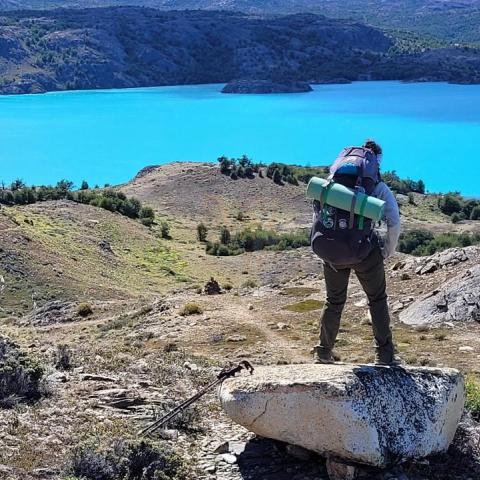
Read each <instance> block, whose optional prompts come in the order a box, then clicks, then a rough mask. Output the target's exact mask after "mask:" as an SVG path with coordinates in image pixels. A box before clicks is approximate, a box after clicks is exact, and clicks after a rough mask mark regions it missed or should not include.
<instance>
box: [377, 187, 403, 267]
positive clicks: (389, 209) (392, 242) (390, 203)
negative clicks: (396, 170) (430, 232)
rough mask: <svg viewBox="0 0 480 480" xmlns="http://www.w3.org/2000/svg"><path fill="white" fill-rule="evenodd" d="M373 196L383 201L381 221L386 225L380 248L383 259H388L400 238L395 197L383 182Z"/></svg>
mask: <svg viewBox="0 0 480 480" xmlns="http://www.w3.org/2000/svg"><path fill="white" fill-rule="evenodd" d="M373 196H374V197H377V198H379V199H380V200H384V201H385V210H384V216H383V220H384V221H385V223H386V224H387V235H386V237H385V241H384V244H383V246H382V247H381V248H382V254H383V257H384V258H388V257H390V256H391V255H393V254H394V253H395V250H396V249H397V245H398V239H399V237H400V211H399V210H398V203H397V200H396V198H395V195H394V194H393V193H392V191H391V190H390V189H389V188H388V186H387V185H386V184H385V183H384V182H380V183H379V184H378V185H377V186H376V188H375V190H374V192H373Z"/></svg>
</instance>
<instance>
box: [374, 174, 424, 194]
mask: <svg viewBox="0 0 480 480" xmlns="http://www.w3.org/2000/svg"><path fill="white" fill-rule="evenodd" d="M382 180H383V181H384V182H385V183H386V184H387V185H388V186H389V187H390V188H391V189H392V190H394V191H395V192H396V193H401V194H404V195H407V194H409V193H411V192H415V193H422V194H424V193H425V183H424V182H423V180H411V179H410V178H406V179H402V178H400V177H399V176H398V175H397V172H396V171H395V170H392V171H390V172H388V171H387V172H383V173H382Z"/></svg>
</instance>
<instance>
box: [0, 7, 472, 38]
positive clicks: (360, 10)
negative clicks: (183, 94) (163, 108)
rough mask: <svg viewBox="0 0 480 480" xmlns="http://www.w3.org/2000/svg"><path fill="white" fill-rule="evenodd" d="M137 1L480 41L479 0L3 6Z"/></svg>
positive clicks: (167, 8) (8, 8)
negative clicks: (348, 21) (301, 16)
mask: <svg viewBox="0 0 480 480" xmlns="http://www.w3.org/2000/svg"><path fill="white" fill-rule="evenodd" d="M125 5H137V6H145V7H151V8H158V9H163V10H169V9H172V10H177V9H178V10H183V9H206V10H231V11H243V12H247V13H255V14H272V13H274V14H286V13H298V12H311V13H318V14H323V15H327V16H329V17H335V18H353V19H355V20H358V21H361V22H364V23H367V24H369V25H374V26H379V27H385V28H389V29H401V30H410V31H413V32H417V33H420V34H427V35H433V36H437V37H439V38H442V39H444V40H448V41H453V42H460V43H464V42H473V43H479V42H480V33H479V31H478V28H477V25H478V22H479V19H480V2H479V0H389V1H387V2H385V1H381V0H349V1H348V2H346V1H342V0H323V1H322V2H318V1H315V0H261V1H257V0H82V1H80V0H0V9H2V10H15V9H21V8H32V9H40V10H42V9H46V8H58V7H63V8H87V7H107V6H125Z"/></svg>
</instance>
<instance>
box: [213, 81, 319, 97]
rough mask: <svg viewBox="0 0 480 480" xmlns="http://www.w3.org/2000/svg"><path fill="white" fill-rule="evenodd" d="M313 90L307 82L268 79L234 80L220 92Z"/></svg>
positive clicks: (291, 91) (297, 91) (304, 91)
mask: <svg viewBox="0 0 480 480" xmlns="http://www.w3.org/2000/svg"><path fill="white" fill-rule="evenodd" d="M311 91H313V89H312V87H311V86H310V85H309V84H308V83H307V82H293V81H292V82H290V81H285V82H272V81H270V80H234V81H232V82H229V83H227V85H225V86H224V87H223V89H222V93H257V94H261V93H306V92H311Z"/></svg>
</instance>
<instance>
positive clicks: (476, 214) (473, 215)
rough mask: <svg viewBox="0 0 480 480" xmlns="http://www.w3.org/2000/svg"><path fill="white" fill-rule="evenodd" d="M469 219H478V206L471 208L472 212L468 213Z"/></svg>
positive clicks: (479, 207) (479, 212)
mask: <svg viewBox="0 0 480 480" xmlns="http://www.w3.org/2000/svg"><path fill="white" fill-rule="evenodd" d="M470 220H480V206H476V207H474V208H473V210H472V213H471V214H470Z"/></svg>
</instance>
